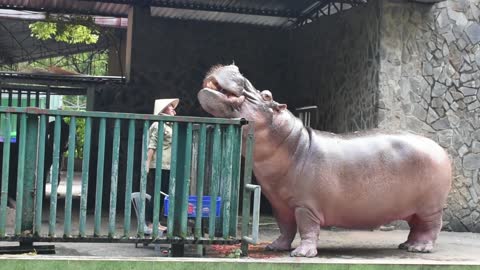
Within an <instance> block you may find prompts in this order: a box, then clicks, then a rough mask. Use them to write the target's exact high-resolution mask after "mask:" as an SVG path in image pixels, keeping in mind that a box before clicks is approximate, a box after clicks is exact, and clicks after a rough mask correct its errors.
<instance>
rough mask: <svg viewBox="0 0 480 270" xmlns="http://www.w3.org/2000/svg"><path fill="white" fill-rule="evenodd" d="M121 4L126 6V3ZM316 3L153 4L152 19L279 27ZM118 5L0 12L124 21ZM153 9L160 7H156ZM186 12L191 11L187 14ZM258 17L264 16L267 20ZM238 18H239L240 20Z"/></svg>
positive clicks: (3, 2)
mask: <svg viewBox="0 0 480 270" xmlns="http://www.w3.org/2000/svg"><path fill="white" fill-rule="evenodd" d="M110 1H117V2H118V3H120V4H117V3H110ZM130 1H131V0H130ZM124 2H129V0H126V1H124ZM315 2H317V0H295V1H292V0H220V1H211V0H188V1H187V0H153V1H152V6H154V7H153V8H152V15H154V16H164V17H166V18H177V17H178V18H182V19H194V20H208V21H225V22H241V23H250V24H259V25H266V26H280V25H283V24H284V22H285V18H287V19H288V16H286V15H287V14H293V15H298V14H300V13H301V12H302V11H303V10H304V9H305V8H307V7H308V6H310V5H311V4H312V3H315ZM121 3H122V1H119V0H105V2H103V1H102V0H98V1H93V0H90V1H73V0H0V8H17V9H30V10H35V11H40V10H45V11H51V12H58V13H62V12H64V13H84V14H96V15H104V16H107V15H108V16H117V17H126V16H128V9H129V5H127V4H121ZM155 5H157V6H159V7H155ZM188 8H192V9H190V10H189V9H188ZM197 12H198V14H197ZM235 12H238V13H235ZM275 12H279V14H273V13H275ZM289 12H290V13H289ZM245 13H246V14H245ZM225 14H229V15H228V16H227V15H225ZM252 14H253V15H252ZM261 14H267V15H268V16H265V15H261ZM273 15H275V16H273ZM239 16H240V17H242V18H239ZM256 16H259V17H256ZM276 16H278V18H277V17H276ZM270 17H271V18H270ZM290 17H295V16H290Z"/></svg>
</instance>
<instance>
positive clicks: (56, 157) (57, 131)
mask: <svg viewBox="0 0 480 270" xmlns="http://www.w3.org/2000/svg"><path fill="white" fill-rule="evenodd" d="M61 121H62V119H61V117H60V116H59V115H57V116H55V127H54V135H53V136H54V137H53V158H52V181H51V191H50V218H49V226H48V235H49V236H52V237H53V236H55V223H56V219H57V188H58V176H59V170H60V135H61V126H60V124H61Z"/></svg>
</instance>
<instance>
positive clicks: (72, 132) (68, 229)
mask: <svg viewBox="0 0 480 270" xmlns="http://www.w3.org/2000/svg"><path fill="white" fill-rule="evenodd" d="M76 129H77V122H76V117H75V116H72V117H70V129H69V131H68V162H67V182H66V183H65V184H66V186H67V194H66V195H65V220H64V228H63V236H64V237H70V236H71V233H72V186H73V169H74V162H75V140H76Z"/></svg>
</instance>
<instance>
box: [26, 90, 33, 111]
mask: <svg viewBox="0 0 480 270" xmlns="http://www.w3.org/2000/svg"><path fill="white" fill-rule="evenodd" d="M31 100H32V98H31V92H30V91H27V106H26V107H30V101H31Z"/></svg>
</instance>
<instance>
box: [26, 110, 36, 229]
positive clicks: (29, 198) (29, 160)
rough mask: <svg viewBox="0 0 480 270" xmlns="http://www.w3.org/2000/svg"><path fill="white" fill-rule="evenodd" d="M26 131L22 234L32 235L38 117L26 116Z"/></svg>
mask: <svg viewBox="0 0 480 270" xmlns="http://www.w3.org/2000/svg"><path fill="white" fill-rule="evenodd" d="M27 130H28V132H27V133H26V136H25V142H26V144H25V161H24V162H25V174H24V180H23V181H24V182H23V190H24V191H23V205H22V206H23V207H22V214H23V216H22V233H24V232H25V231H28V232H29V233H28V234H32V233H33V218H34V216H33V213H34V211H33V210H34V198H35V175H36V173H35V171H36V169H37V167H36V164H37V135H38V117H37V116H36V115H27Z"/></svg>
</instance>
